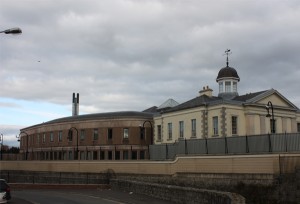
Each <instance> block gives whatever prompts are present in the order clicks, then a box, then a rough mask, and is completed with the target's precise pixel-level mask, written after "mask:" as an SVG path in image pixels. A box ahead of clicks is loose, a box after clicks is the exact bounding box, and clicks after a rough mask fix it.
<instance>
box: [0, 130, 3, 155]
mask: <svg viewBox="0 0 300 204" xmlns="http://www.w3.org/2000/svg"><path fill="white" fill-rule="evenodd" d="M0 143H1V152H0V153H1V157H0V160H2V154H3V151H2V148H3V134H2V133H1V134H0Z"/></svg>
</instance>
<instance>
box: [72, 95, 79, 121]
mask: <svg viewBox="0 0 300 204" xmlns="http://www.w3.org/2000/svg"><path fill="white" fill-rule="evenodd" d="M72 101H73V103H72V116H76V115H78V114H79V93H77V98H76V97H75V93H73V100H72Z"/></svg>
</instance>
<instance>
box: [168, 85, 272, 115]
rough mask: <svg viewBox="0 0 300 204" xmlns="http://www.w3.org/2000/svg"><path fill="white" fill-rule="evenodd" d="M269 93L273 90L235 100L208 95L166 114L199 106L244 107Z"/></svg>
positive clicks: (172, 109)
mask: <svg viewBox="0 0 300 204" xmlns="http://www.w3.org/2000/svg"><path fill="white" fill-rule="evenodd" d="M269 91H271V90H266V91H259V92H255V93H248V94H245V95H241V96H236V97H235V98H233V99H223V98H222V97H216V96H212V97H209V96H207V95H202V96H198V97H196V98H193V99H191V100H189V101H186V102H184V103H181V104H179V105H178V106H175V107H173V108H171V109H168V110H166V111H165V112H166V113H167V112H174V111H179V110H185V109H189V108H195V107H199V106H205V105H212V104H221V103H227V104H236V105H237V104H240V105H242V104H243V103H246V102H249V100H251V99H253V98H255V97H258V96H260V95H263V94H265V93H267V92H269Z"/></svg>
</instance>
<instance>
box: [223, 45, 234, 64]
mask: <svg viewBox="0 0 300 204" xmlns="http://www.w3.org/2000/svg"><path fill="white" fill-rule="evenodd" d="M231 53H232V52H230V49H227V50H226V51H225V54H224V55H227V61H226V65H227V67H228V64H229V63H228V55H230V54H231Z"/></svg>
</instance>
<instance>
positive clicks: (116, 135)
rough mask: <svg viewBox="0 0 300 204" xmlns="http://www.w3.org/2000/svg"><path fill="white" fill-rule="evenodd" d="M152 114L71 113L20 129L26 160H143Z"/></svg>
mask: <svg viewBox="0 0 300 204" xmlns="http://www.w3.org/2000/svg"><path fill="white" fill-rule="evenodd" d="M152 120H153V115H152V114H151V113H143V112H133V111H129V112H113V113H99V114H88V115H73V116H71V117H65V118H59V119H56V120H52V121H49V122H45V123H41V124H38V125H34V126H31V127H27V128H24V129H21V130H20V131H21V132H20V136H19V139H20V153H21V154H22V155H23V159H25V160H73V159H75V160H77V159H78V160H142V159H148V157H149V155H148V152H149V145H150V144H152V140H153V135H152Z"/></svg>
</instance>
